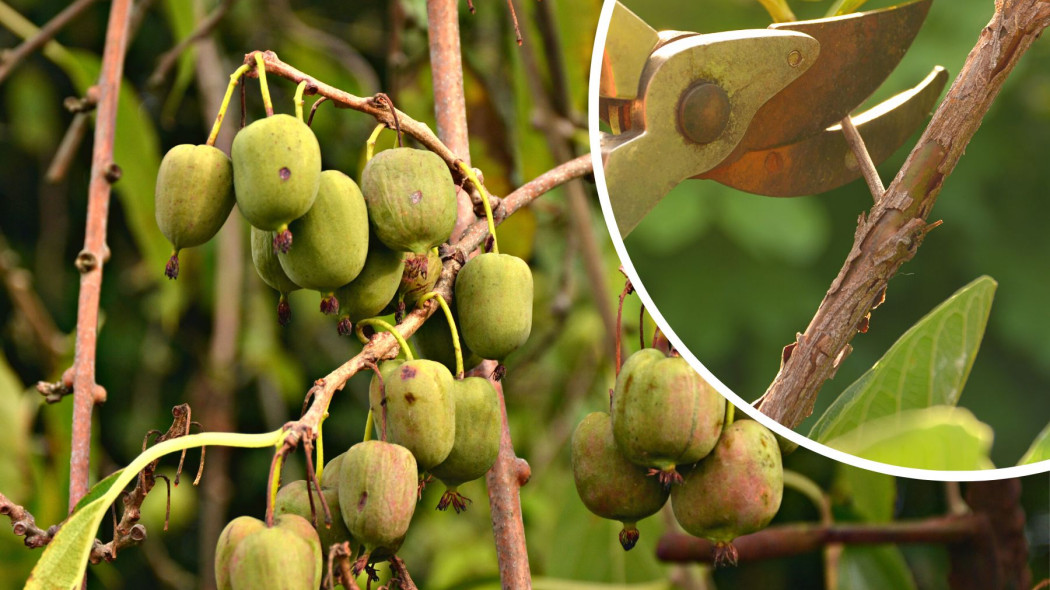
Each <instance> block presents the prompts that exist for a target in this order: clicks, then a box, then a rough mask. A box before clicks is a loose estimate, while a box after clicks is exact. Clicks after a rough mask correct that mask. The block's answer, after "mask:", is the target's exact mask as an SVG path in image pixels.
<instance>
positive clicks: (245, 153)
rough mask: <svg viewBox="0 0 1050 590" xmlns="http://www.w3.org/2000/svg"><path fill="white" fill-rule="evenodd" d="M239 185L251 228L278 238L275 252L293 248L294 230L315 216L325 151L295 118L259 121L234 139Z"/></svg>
mask: <svg viewBox="0 0 1050 590" xmlns="http://www.w3.org/2000/svg"><path fill="white" fill-rule="evenodd" d="M231 155H232V159H233V185H234V190H235V193H236V197H237V207H238V209H240V210H241V214H242V215H244V217H245V219H247V220H248V223H250V224H252V225H253V226H254V227H257V228H259V229H265V230H271V231H274V232H276V235H275V238H274V247H275V249H277V250H280V251H282V252H287V251H288V249H289V248H290V247H291V245H292V234H291V232H290V231H288V224H289V223H291V222H292V221H294V220H296V219H299V218H300V217H302V216H303V215H305V214H306V212H307V211H309V210H310V207H311V206H312V205H313V204H314V199H315V198H316V197H317V189H318V187H319V186H320V182H321V147H320V145H319V144H318V143H317V138H316V137H315V136H314V132H313V131H311V130H310V128H309V127H307V125H306V123H303V122H302V121H300V120H299V119H296V118H295V117H293V116H291V115H274V116H272V117H267V118H265V119H260V120H258V121H255V122H254V123H252V124H251V125H248V126H247V127H245V128H244V129H241V130H240V131H239V132H238V133H237V135H236V136H235V137H234V138H233V147H232V149H231Z"/></svg>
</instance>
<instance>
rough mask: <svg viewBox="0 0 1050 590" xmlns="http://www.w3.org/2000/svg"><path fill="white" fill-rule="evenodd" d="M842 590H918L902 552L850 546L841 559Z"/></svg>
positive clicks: (840, 589) (892, 548)
mask: <svg viewBox="0 0 1050 590" xmlns="http://www.w3.org/2000/svg"><path fill="white" fill-rule="evenodd" d="M838 575H839V590H881V589H882V588H895V589H897V590H911V589H913V588H915V578H914V577H913V576H912V574H911V570H909V569H908V564H907V562H905V561H904V555H903V554H902V553H901V550H900V549H898V548H897V547H894V546H892V545H882V546H877V547H851V546H846V547H844V548H843V550H842V555H841V556H840V557H839V565H838Z"/></svg>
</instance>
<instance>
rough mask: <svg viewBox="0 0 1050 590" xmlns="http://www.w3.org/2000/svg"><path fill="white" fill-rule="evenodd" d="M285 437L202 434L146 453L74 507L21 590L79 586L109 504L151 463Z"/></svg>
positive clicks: (273, 434)
mask: <svg viewBox="0 0 1050 590" xmlns="http://www.w3.org/2000/svg"><path fill="white" fill-rule="evenodd" d="M284 436H285V433H284V431H283V430H275V431H273V432H267V433H264V434H239V433H235V432H204V433H201V434H191V435H189V436H183V437H179V438H176V439H172V440H166V441H164V442H162V443H160V444H157V445H155V446H152V447H150V448H148V449H146V450H145V451H143V452H142V454H141V455H139V456H138V457H136V458H135V460H134V461H132V462H131V464H130V465H128V467H127V468H126V469H124V470H122V471H121V472H118V473H117V474H114V475H111V476H109V477H107V478H105V479H103V480H102V481H101V482H99V483H98V484H96V485H95V486H94V488H92V490H91V492H89V493H90V494H95V495H97V497H96V498H95V499H94V500H91V501H90V502H88V503H86V504H83V505H81V504H79V503H78V504H77V507H78V509H77V510H76V511H75V512H73V514H72V515H70V517H69V518H68V519H66V521H65V523H64V524H63V525H62V528H61V529H59V531H58V534H56V535H55V537H54V538H53V539H51V542H50V543H48V545H47V548H45V549H44V553H43V554H42V555H41V556H40V560H39V561H37V563H36V566H34V567H33V571H32V573H30V575H29V579H28V580H27V581H26V585H25V589H24V590H45V589H46V590H57V589H68V588H71V587H72V586H74V585H76V584H78V583H79V581H80V579H81V578H82V577H83V576H84V569H85V568H86V567H87V561H88V556H89V555H90V554H91V546H92V545H93V544H94V542H95V533H96V531H98V527H99V524H101V523H102V519H103V518H104V517H105V516H106V511H107V509H108V508H109V506H110V504H112V503H113V501H114V500H116V499H117V497H119V496H120V493H121V492H122V491H123V490H124V487H125V486H127V485H128V484H129V483H131V481H132V480H133V479H135V478H136V477H138V474H139V472H140V471H142V470H143V469H144V468H145V467H146V466H147V465H149V464H150V463H152V462H153V461H155V460H157V459H159V458H161V457H163V456H164V455H167V454H168V453H175V452H178V451H181V450H183V449H192V448H196V447H202V446H229V447H242V448H261V447H267V446H271V445H275V444H277V443H278V442H279V441H281V440H283V438H284Z"/></svg>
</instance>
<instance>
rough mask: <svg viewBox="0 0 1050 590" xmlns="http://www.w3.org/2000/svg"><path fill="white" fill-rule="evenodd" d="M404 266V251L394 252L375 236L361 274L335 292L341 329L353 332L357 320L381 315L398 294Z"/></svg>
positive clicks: (348, 332) (341, 332)
mask: <svg viewBox="0 0 1050 590" xmlns="http://www.w3.org/2000/svg"><path fill="white" fill-rule="evenodd" d="M404 270H405V255H404V253H403V252H394V251H393V250H391V249H390V248H387V247H386V246H384V245H383V243H382V242H380V241H379V240H377V239H372V240H371V241H370V242H369V246H368V258H366V259H365V267H364V268H363V269H362V270H361V274H359V275H357V278H355V279H354V280H353V281H350V282H349V283H347V284H345V285H343V286H342V287H340V288H339V290H337V291H336V293H335V296H336V298H337V299H339V310H340V311H339V333H340V334H342V335H344V336H345V335H349V334H350V332H351V327H352V325H353V323H354V322H359V321H361V320H363V319H365V318H371V317H375V316H377V315H379V314H380V313H381V312H382V311H383V309H385V308H386V307H387V305H389V304H390V302H391V301H392V300H393V299H394V295H396V294H397V288H398V286H399V285H400V284H401V276H402V274H403V273H404Z"/></svg>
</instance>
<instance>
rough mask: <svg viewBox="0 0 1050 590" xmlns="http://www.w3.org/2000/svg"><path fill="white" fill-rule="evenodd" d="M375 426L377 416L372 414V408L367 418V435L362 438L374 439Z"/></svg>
mask: <svg viewBox="0 0 1050 590" xmlns="http://www.w3.org/2000/svg"><path fill="white" fill-rule="evenodd" d="M374 427H375V417H374V416H373V415H372V409H371V408H369V409H368V417H367V418H365V436H364V438H362V439H361V440H372V429H373V428H374Z"/></svg>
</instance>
